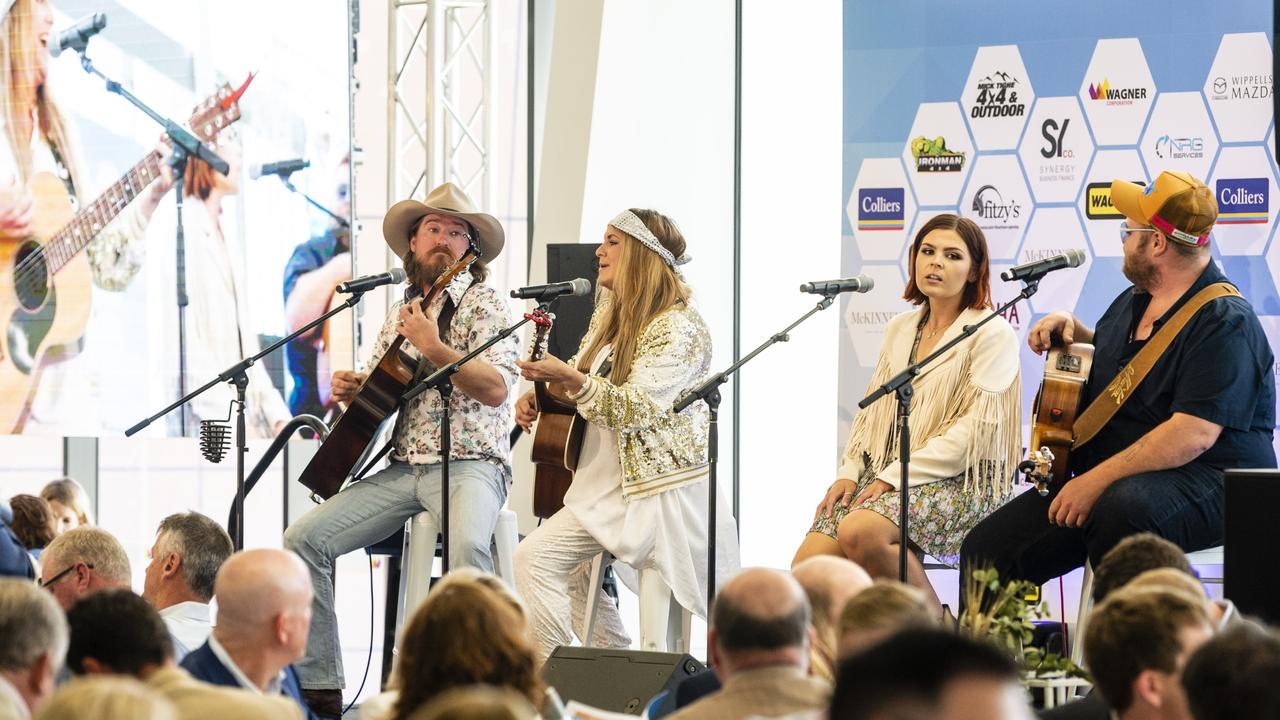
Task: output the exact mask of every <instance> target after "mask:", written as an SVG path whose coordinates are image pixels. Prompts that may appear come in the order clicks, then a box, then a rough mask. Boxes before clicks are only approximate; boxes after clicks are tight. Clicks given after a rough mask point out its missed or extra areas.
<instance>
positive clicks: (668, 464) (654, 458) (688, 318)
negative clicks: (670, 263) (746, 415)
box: [569, 296, 711, 500]
mask: <svg viewBox="0 0 1280 720" xmlns="http://www.w3.org/2000/svg"><path fill="white" fill-rule="evenodd" d="M609 302H610V301H609V300H608V299H606V297H605V296H602V297H601V298H600V302H598V303H597V304H596V310H595V312H594V313H593V314H592V316H591V326H590V327H589V328H588V329H587V333H586V335H585V336H584V337H583V339H582V344H581V345H580V346H579V348H578V351H579V352H582V351H583V350H585V349H586V347H587V343H589V342H590V340H591V336H592V335H593V334H594V332H595V329H596V326H597V323H598V321H599V319H600V317H601V316H602V314H603V312H604V311H605V309H606V308H607V307H608V305H609ZM576 362H577V357H576V356H575V357H573V358H570V359H569V364H570V365H574V364H575V363H576ZM710 367H711V334H710V333H709V332H708V331H707V326H706V323H704V322H703V320H702V316H701V315H699V314H698V311H697V310H694V309H693V308H691V307H688V306H687V305H683V304H681V305H676V306H674V307H672V308H670V309H669V310H667V311H665V312H663V313H662V314H660V315H658V316H657V317H655V318H654V319H652V320H650V321H649V324H648V325H647V326H646V327H645V328H644V331H643V332H642V333H641V334H640V339H639V340H638V341H637V343H636V350H635V356H634V357H633V358H632V360H631V374H630V375H629V376H628V377H627V379H626V381H625V382H623V383H622V384H621V385H615V384H613V383H612V382H610V381H609V380H608V379H607V378H604V377H601V376H599V375H589V376H588V380H587V383H586V384H585V385H583V387H582V390H581V391H580V392H579V393H578V394H577V395H576V396H574V401H575V402H576V403H577V405H578V414H579V415H581V416H582V417H583V418H584V419H585V420H586V421H587V422H591V423H595V424H596V425H599V426H600V427H604V428H608V429H610V430H613V431H614V432H616V433H617V436H618V459H619V461H620V462H621V463H622V496H623V499H624V500H631V499H634V498H641V497H648V496H650V495H656V494H658V493H660V492H664V491H667V490H672V489H675V488H678V487H683V486H685V485H689V484H691V483H694V482H697V481H698V480H701V479H702V478H703V477H704V476H705V475H706V469H707V428H708V423H709V422H710V420H709V415H708V413H707V406H706V404H705V403H701V402H697V403H694V404H692V405H690V406H689V407H687V408H685V410H684V411H683V412H681V413H679V414H676V413H674V412H672V411H671V406H672V404H673V403H675V401H676V399H677V398H679V397H680V395H681V393H683V392H684V391H685V390H686V389H688V388H691V387H694V386H696V385H697V384H698V383H699V382H700V381H701V380H702V379H703V378H704V377H705V376H706V374H707V372H708V371H709V369H710Z"/></svg>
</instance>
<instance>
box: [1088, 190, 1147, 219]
mask: <svg viewBox="0 0 1280 720" xmlns="http://www.w3.org/2000/svg"><path fill="white" fill-rule="evenodd" d="M1133 182H1134V183H1136V184H1138V185H1146V184H1147V183H1146V182H1145V181H1142V180H1134V181H1133ZM1084 214H1085V217H1087V218H1089V219H1090V220H1119V219H1121V218H1123V217H1124V215H1122V214H1121V213H1120V211H1119V210H1116V207H1115V205H1112V204H1111V183H1109V182H1096V183H1089V185H1088V186H1087V187H1085V191H1084Z"/></svg>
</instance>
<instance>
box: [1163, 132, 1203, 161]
mask: <svg viewBox="0 0 1280 720" xmlns="http://www.w3.org/2000/svg"><path fill="white" fill-rule="evenodd" d="M1156 157H1159V158H1164V159H1165V160H1199V159H1200V158H1203V157H1204V138H1202V137H1170V136H1168V135H1161V136H1160V137H1158V138H1156Z"/></svg>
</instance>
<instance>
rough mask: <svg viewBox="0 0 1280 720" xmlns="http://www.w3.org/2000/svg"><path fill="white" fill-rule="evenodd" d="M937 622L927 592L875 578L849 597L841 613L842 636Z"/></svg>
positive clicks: (928, 624)
mask: <svg viewBox="0 0 1280 720" xmlns="http://www.w3.org/2000/svg"><path fill="white" fill-rule="evenodd" d="M936 624H937V623H936V622H935V621H934V616H933V612H932V610H930V608H929V601H928V599H927V598H926V597H925V594H924V593H923V592H921V591H920V589H919V588H914V587H911V586H910V585H904V584H903V583H900V582H896V581H893V580H877V581H875V582H874V583H872V585H871V587H869V588H867V589H866V590H863V591H862V592H860V593H858V594H857V595H854V596H853V597H851V598H849V602H848V603H846V604H845V606H844V610H842V611H841V612H840V636H841V637H843V636H844V635H845V634H847V633H851V632H860V631H866V630H884V629H890V628H895V629H896V628H906V627H915V626H917V625H925V626H932V625H936Z"/></svg>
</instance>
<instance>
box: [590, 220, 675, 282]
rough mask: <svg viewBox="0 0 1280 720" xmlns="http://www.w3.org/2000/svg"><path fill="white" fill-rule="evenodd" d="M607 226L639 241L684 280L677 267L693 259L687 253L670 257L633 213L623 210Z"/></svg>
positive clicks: (668, 251) (669, 253)
mask: <svg viewBox="0 0 1280 720" xmlns="http://www.w3.org/2000/svg"><path fill="white" fill-rule="evenodd" d="M609 224H610V225H612V226H614V227H616V228H618V229H619V230H621V231H622V232H624V233H626V234H628V235H630V236H631V237H633V238H635V239H636V240H639V241H640V242H641V243H643V244H644V246H645V247H647V248H649V249H650V250H652V251H654V252H655V253H657V254H658V257H660V258H662V261H663V262H665V263H666V264H667V265H668V266H670V267H671V269H672V270H675V271H676V275H679V276H680V277H681V279H683V278H684V273H681V272H680V269H679V268H678V267H677V266H678V265H684V264H685V263H687V262H689V261H690V260H692V259H693V258H692V257H690V256H689V253H687V252H686V253H684V254H683V255H681V256H680V257H676V256H674V255H672V254H671V251H670V250H668V249H666V248H665V247H663V246H662V243H660V242H658V236H657V235H654V234H653V231H652V230H650V229H649V228H648V226H646V225H645V224H644V222H643V221H642V220H641V219H640V218H639V217H637V216H636V214H635V213H633V212H631V211H630V210H623V211H622V212H620V213H618V216H617V217H615V218H614V219H612V220H610V221H609Z"/></svg>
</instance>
